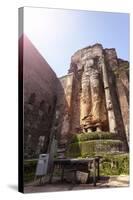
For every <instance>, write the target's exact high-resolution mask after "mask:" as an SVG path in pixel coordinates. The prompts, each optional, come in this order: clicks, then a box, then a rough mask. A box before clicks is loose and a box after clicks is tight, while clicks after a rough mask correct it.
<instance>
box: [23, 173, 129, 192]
mask: <svg viewBox="0 0 133 200" xmlns="http://www.w3.org/2000/svg"><path fill="white" fill-rule="evenodd" d="M128 186H129V176H125V175H122V176H111V177H101V179H100V180H99V181H98V182H97V185H96V186H95V187H94V186H93V183H89V184H72V183H67V182H63V183H61V182H60V181H59V180H55V181H53V183H52V184H48V183H47V181H46V182H44V183H42V184H41V185H40V184H39V183H38V181H35V182H34V183H33V182H32V183H29V184H27V185H25V187H24V192H25V193H33V192H57V191H71V190H87V189H99V188H111V187H128Z"/></svg>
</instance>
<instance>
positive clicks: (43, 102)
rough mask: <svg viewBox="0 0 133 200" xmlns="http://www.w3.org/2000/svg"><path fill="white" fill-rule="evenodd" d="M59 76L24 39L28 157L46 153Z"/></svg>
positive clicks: (24, 88) (25, 135)
mask: <svg viewBox="0 0 133 200" xmlns="http://www.w3.org/2000/svg"><path fill="white" fill-rule="evenodd" d="M56 82H58V79H57V77H56V74H55V73H54V72H53V70H52V69H51V68H50V66H49V64H48V63H47V62H46V61H45V59H44V58H43V57H42V56H41V55H40V53H39V52H38V51H37V50H36V48H35V47H34V46H33V44H32V43H31V42H30V41H29V39H28V38H27V37H26V36H24V38H23V94H24V148H25V151H24V153H25V157H36V156H38V154H39V153H41V152H43V153H44V152H46V150H47V147H48V141H49V135H50V131H51V126H52V120H53V116H54V109H55V104H56V98H57V97H56V89H55V87H56Z"/></svg>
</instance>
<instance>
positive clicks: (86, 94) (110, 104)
mask: <svg viewBox="0 0 133 200" xmlns="http://www.w3.org/2000/svg"><path fill="white" fill-rule="evenodd" d="M22 45H23V52H21V54H23V81H24V85H23V87H24V148H25V149H24V153H25V157H29V158H30V157H31V158H33V157H36V156H38V155H39V154H40V153H45V152H47V151H48V149H49V148H50V146H49V144H51V141H52V140H53V137H55V138H56V140H57V145H58V148H63V147H64V146H65V147H66V146H67V145H68V144H69V140H70V139H71V137H72V136H73V135H74V134H80V133H90V134H92V133H93V134H95V132H97V133H98V132H99V133H100V132H109V133H111V135H113V134H114V138H115V141H116V138H117V141H120V142H121V144H122V145H121V146H120V145H118V146H117V147H116V146H115V148H114V147H113V146H112V147H110V149H109V151H122V152H128V148H129V147H128V143H129V63H128V61H124V60H122V59H120V58H118V57H117V53H116V50H115V49H114V48H111V49H104V48H103V46H102V45H101V44H94V45H92V46H87V47H85V48H83V49H80V50H78V51H77V52H75V53H74V54H73V55H72V57H71V60H70V67H68V74H66V75H65V76H63V77H60V78H57V76H56V74H55V73H54V72H53V70H52V69H51V67H50V66H49V64H48V63H47V62H46V60H45V59H44V58H43V57H42V56H41V55H40V54H39V52H38V51H37V50H36V48H35V47H34V46H33V44H32V43H31V42H30V41H29V39H28V38H27V37H26V36H22V37H21V39H20V48H21V47H22ZM20 56H21V55H20ZM62 67H63V66H62ZM112 140H113V136H112V138H111V141H112Z"/></svg>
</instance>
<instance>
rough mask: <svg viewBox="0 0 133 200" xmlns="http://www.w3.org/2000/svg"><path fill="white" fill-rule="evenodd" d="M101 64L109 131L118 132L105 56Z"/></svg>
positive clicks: (101, 59)
mask: <svg viewBox="0 0 133 200" xmlns="http://www.w3.org/2000/svg"><path fill="white" fill-rule="evenodd" d="M100 64H101V67H102V75H103V84H104V91H105V100H106V107H107V113H108V121H109V131H110V132H111V133H116V120H115V115H114V110H113V105H112V101H111V95H110V89H109V82H108V75H107V69H106V66H105V62H104V58H103V57H101V58H100Z"/></svg>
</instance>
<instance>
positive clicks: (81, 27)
mask: <svg viewBox="0 0 133 200" xmlns="http://www.w3.org/2000/svg"><path fill="white" fill-rule="evenodd" d="M24 32H25V34H26V35H27V36H28V37H29V39H30V40H31V41H32V43H33V44H34V45H35V46H36V48H37V49H38V50H39V52H40V53H41V55H42V56H43V57H44V58H45V59H46V60H47V62H48V63H49V65H50V66H51V68H52V69H53V70H54V71H55V73H56V74H57V76H59V77H60V76H63V75H65V74H66V73H67V71H68V69H69V66H70V60H71V56H72V55H73V54H74V52H75V51H77V50H78V49H80V48H84V47H86V46H89V45H93V44H95V43H101V44H102V45H103V47H104V48H116V51H117V56H118V57H119V58H122V59H125V60H129V14H124V13H106V12H92V11H91V12H90V11H77V10H61V9H44V8H32V7H31V8H30V7H26V8H25V10H24Z"/></svg>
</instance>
